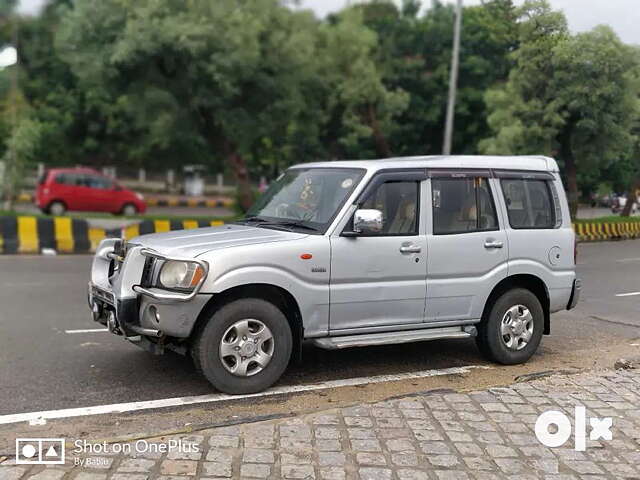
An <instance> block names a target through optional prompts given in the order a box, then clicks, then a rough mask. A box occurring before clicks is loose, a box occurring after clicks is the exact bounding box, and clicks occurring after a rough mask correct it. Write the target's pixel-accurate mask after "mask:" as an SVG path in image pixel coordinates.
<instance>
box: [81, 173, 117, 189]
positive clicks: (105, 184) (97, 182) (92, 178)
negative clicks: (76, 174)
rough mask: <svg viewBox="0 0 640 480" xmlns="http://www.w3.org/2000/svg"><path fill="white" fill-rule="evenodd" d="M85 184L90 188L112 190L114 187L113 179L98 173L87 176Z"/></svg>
mask: <svg viewBox="0 0 640 480" xmlns="http://www.w3.org/2000/svg"><path fill="white" fill-rule="evenodd" d="M85 185H86V186H87V187H89V188H99V189H101V190H111V189H112V188H113V182H112V181H111V180H109V179H108V178H106V177H98V176H96V175H87V176H85Z"/></svg>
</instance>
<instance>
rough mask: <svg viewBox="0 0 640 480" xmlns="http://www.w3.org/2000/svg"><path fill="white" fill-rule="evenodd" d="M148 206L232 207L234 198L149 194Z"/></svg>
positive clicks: (24, 198) (21, 199)
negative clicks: (199, 197)
mask: <svg viewBox="0 0 640 480" xmlns="http://www.w3.org/2000/svg"><path fill="white" fill-rule="evenodd" d="M145 201H146V203H147V206H149V207H189V208H195V207H205V208H215V207H227V208H229V207H232V206H233V203H234V201H233V199H232V198H228V197H220V198H207V199H198V198H184V197H154V196H147V197H146V198H145ZM16 202H18V203H33V202H34V195H33V193H26V192H23V193H21V194H19V195H17V196H16Z"/></svg>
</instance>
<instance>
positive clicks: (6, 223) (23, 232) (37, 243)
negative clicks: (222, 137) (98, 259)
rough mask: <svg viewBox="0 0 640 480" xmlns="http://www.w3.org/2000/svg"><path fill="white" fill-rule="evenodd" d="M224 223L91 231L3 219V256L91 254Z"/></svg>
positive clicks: (53, 220)
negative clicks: (104, 245)
mask: <svg viewBox="0 0 640 480" xmlns="http://www.w3.org/2000/svg"><path fill="white" fill-rule="evenodd" d="M223 224H224V222H222V221H221V220H143V221H141V222H140V223H137V224H134V225H130V226H128V227H125V228H122V229H105V228H95V227H90V226H89V222H87V220H84V219H79V218H69V217H50V218H47V217H35V216H0V254H18V253H25V254H37V253H41V252H42V251H43V250H55V252H57V253H91V252H94V251H95V250H96V248H97V247H98V244H99V243H100V242H101V241H102V240H103V239H105V238H118V237H121V238H124V239H126V240H128V239H131V238H133V237H137V236H138V235H145V234H148V233H160V232H169V231H172V230H185V229H192V228H200V227H209V226H219V225H223Z"/></svg>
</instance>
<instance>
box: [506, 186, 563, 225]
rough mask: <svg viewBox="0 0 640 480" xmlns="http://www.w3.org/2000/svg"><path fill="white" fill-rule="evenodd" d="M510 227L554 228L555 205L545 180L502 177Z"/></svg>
mask: <svg viewBox="0 0 640 480" xmlns="http://www.w3.org/2000/svg"><path fill="white" fill-rule="evenodd" d="M501 184H502V192H503V194H504V200H505V203H506V204H507V213H508V216H509V224H510V225H511V228H554V227H555V226H556V212H555V205H554V202H553V200H552V197H551V191H550V189H549V184H548V182H547V181H546V180H525V179H503V180H501Z"/></svg>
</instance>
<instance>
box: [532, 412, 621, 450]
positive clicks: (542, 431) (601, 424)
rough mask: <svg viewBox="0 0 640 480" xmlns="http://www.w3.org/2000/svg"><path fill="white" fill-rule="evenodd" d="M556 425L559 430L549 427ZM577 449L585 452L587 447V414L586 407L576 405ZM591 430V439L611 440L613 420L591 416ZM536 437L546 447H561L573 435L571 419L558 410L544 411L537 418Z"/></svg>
mask: <svg viewBox="0 0 640 480" xmlns="http://www.w3.org/2000/svg"><path fill="white" fill-rule="evenodd" d="M551 425H555V426H556V427H557V430H556V431H555V432H553V433H552V432H550V431H549V427H550V426H551ZM574 425H575V435H574V437H575V450H576V451H578V452H584V451H585V450H586V448H587V414H586V409H585V407H575V417H574ZM589 425H590V426H591V432H590V433H589V439H590V440H599V439H603V440H611V438H612V434H611V426H612V425H613V420H612V419H611V418H610V417H606V418H589ZM535 431H536V437H538V440H539V441H540V442H541V443H542V444H543V445H545V446H546V447H551V448H553V447H559V446H561V445H564V444H565V443H566V442H567V440H569V437H571V419H570V418H569V417H567V416H566V415H565V414H564V413H562V412H558V411H557V410H550V411H548V412H544V413H543V414H541V415H540V416H539V417H538V420H536V426H535Z"/></svg>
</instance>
